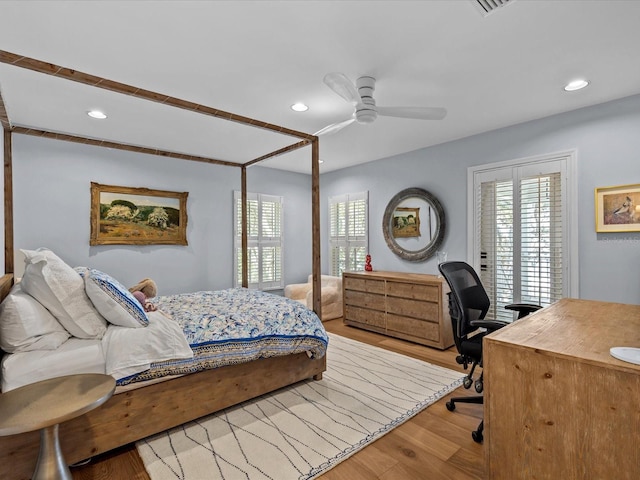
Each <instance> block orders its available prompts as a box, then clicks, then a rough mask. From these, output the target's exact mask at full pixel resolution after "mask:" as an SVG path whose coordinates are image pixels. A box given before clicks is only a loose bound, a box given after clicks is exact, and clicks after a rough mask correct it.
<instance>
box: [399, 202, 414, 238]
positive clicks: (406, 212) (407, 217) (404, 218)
mask: <svg viewBox="0 0 640 480" xmlns="http://www.w3.org/2000/svg"><path fill="white" fill-rule="evenodd" d="M393 236H394V237H395V238H406V237H419V236H420V208H411V207H398V208H396V209H395V210H394V211H393Z"/></svg>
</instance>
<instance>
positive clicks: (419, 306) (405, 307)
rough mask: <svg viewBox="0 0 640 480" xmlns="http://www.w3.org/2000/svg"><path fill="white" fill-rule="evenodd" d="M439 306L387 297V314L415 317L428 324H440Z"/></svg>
mask: <svg viewBox="0 0 640 480" xmlns="http://www.w3.org/2000/svg"><path fill="white" fill-rule="evenodd" d="M439 308H440V307H439V305H438V304H437V303H432V302H422V301H420V300H409V299H407V298H399V297H387V312H389V313H395V314H397V315H401V316H403V317H413V318H418V319H420V320H425V321H428V322H435V323H437V322H438V310H439Z"/></svg>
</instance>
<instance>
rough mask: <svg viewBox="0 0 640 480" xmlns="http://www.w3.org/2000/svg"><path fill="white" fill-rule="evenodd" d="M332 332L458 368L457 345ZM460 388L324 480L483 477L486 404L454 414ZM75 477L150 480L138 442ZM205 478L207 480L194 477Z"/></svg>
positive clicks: (331, 324) (333, 323)
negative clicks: (480, 434) (451, 407)
mask: <svg viewBox="0 0 640 480" xmlns="http://www.w3.org/2000/svg"><path fill="white" fill-rule="evenodd" d="M324 325H325V328H326V329H327V331H328V332H332V333H335V334H338V335H342V336H344V337H348V338H352V339H354V340H358V341H361V342H364V343H368V344H370V345H375V346H378V347H381V348H385V349H387V350H392V351H394V352H398V353H401V354H403V355H408V356H410V357H414V358H419V359H421V360H424V361H427V362H430V363H433V364H437V365H442V366H444V367H448V368H451V369H454V370H460V369H461V368H462V367H461V366H460V365H458V364H457V363H456V361H455V357H456V355H457V352H456V350H455V347H452V348H450V349H448V350H445V351H440V350H436V349H433V348H429V347H425V346H422V345H418V344H415V343H411V342H406V341H403V340H399V339H395V338H390V337H386V336H384V335H379V334H376V333H372V332H367V331H365V330H360V329H357V328H354V327H347V326H345V325H343V323H342V319H336V320H330V321H328V322H325V323H324ZM474 393H475V392H473V389H471V391H469V390H465V389H464V388H462V387H460V388H458V389H457V390H456V391H455V392H453V394H451V395H449V396H447V397H445V398H443V399H441V400H440V401H438V402H436V403H435V404H433V405H431V406H429V407H428V408H427V409H426V410H424V411H422V412H421V413H419V414H418V415H416V416H415V417H413V418H412V419H411V420H409V421H407V422H406V423H404V424H402V425H400V426H399V427H397V428H395V429H394V430H392V431H391V432H389V433H388V434H386V435H385V436H384V437H382V438H380V439H378V440H377V441H376V442H374V443H372V444H371V445H369V446H367V447H365V448H364V449H362V450H361V451H360V452H358V453H356V454H355V455H353V456H352V457H351V458H349V459H347V460H345V461H344V462H342V463H340V464H339V465H337V466H336V467H335V468H333V469H332V470H329V471H328V472H327V473H325V474H324V475H322V476H321V477H319V478H321V479H322V480H400V479H401V480H423V479H427V478H428V479H430V480H439V479H442V480H445V479H446V480H469V479H482V478H484V473H485V467H484V456H483V455H484V453H483V448H482V445H479V444H477V443H475V442H474V441H473V440H472V438H471V431H472V430H474V429H475V428H476V427H477V426H478V423H479V421H480V420H481V418H482V405H471V404H462V403H461V404H459V405H457V406H456V410H455V412H449V411H448V410H447V409H446V407H445V403H446V401H447V399H448V398H449V397H450V396H466V395H473V394H474ZM71 472H72V475H73V478H74V480H107V479H109V480H119V479H122V480H148V479H149V476H148V475H147V473H146V471H145V469H144V466H143V464H142V460H141V459H140V457H139V456H138V454H137V451H136V448H135V446H133V445H130V446H127V447H123V448H121V449H118V450H115V451H112V452H109V453H107V454H104V455H101V456H99V457H96V458H94V459H93V460H92V461H91V462H90V463H89V464H88V465H85V466H82V467H74V468H72V469H71ZM193 480H204V479H193Z"/></svg>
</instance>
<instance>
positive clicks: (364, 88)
mask: <svg viewBox="0 0 640 480" xmlns="http://www.w3.org/2000/svg"><path fill="white" fill-rule="evenodd" d="M324 83H325V84H326V85H327V86H328V87H329V88H330V89H331V90H333V91H334V92H336V93H337V94H338V95H340V96H341V97H342V98H344V99H345V100H346V101H347V102H350V103H352V104H353V106H354V112H353V114H352V115H351V118H349V119H347V120H344V121H342V122H338V123H334V124H332V125H328V126H326V127H324V128H323V129H321V130H318V131H317V132H316V133H314V135H329V134H332V133H336V132H337V131H339V130H342V129H343V128H344V127H346V126H347V125H349V124H351V123H353V122H358V123H362V124H368V123H373V122H374V121H375V119H376V118H378V115H383V116H387V117H400V118H415V119H419V120H442V119H443V118H444V117H445V116H446V115H447V110H446V109H444V108H439V107H378V106H377V105H376V101H375V100H374V98H373V91H374V90H375V88H376V79H375V78H373V77H370V76H364V77H360V78H358V80H356V83H355V85H354V84H353V82H352V81H351V80H349V78H347V76H346V75H344V74H342V73H328V74H327V75H325V77H324Z"/></svg>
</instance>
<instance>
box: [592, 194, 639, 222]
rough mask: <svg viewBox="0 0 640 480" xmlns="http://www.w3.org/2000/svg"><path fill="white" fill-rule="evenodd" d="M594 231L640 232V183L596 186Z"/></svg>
mask: <svg viewBox="0 0 640 480" xmlns="http://www.w3.org/2000/svg"><path fill="white" fill-rule="evenodd" d="M595 197H596V232H640V184H636V185H620V186H616V187H603V188H596V195H595Z"/></svg>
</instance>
